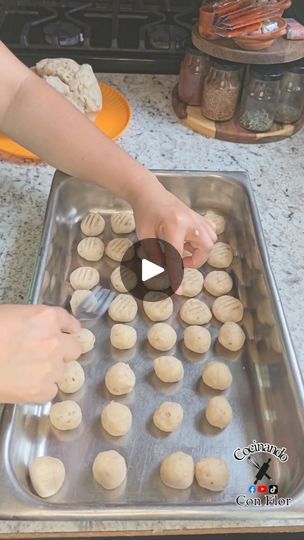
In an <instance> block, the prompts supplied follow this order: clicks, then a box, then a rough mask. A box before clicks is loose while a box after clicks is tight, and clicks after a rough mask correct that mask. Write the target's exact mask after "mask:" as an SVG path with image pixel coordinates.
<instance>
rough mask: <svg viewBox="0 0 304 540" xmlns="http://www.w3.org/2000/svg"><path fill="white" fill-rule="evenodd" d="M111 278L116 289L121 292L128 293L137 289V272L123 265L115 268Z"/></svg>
mask: <svg viewBox="0 0 304 540" xmlns="http://www.w3.org/2000/svg"><path fill="white" fill-rule="evenodd" d="M110 279H111V283H112V285H113V287H114V289H116V291H118V292H120V293H128V292H130V291H132V290H133V289H135V287H136V285H137V277H136V274H135V272H133V270H131V269H130V268H127V267H126V266H123V265H120V266H118V267H117V268H115V270H113V272H112V274H111V278H110Z"/></svg>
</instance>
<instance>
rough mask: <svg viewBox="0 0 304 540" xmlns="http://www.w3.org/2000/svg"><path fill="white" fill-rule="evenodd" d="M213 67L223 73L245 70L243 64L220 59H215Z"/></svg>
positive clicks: (212, 61)
mask: <svg viewBox="0 0 304 540" xmlns="http://www.w3.org/2000/svg"><path fill="white" fill-rule="evenodd" d="M211 65H212V66H214V67H216V68H218V69H221V70H223V71H240V70H242V69H243V64H237V63H236V62H228V60H221V59H220V58H213V59H212V60H211Z"/></svg>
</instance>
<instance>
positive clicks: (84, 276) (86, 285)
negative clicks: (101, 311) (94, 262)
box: [70, 266, 99, 290]
mask: <svg viewBox="0 0 304 540" xmlns="http://www.w3.org/2000/svg"><path fill="white" fill-rule="evenodd" d="M98 283H99V272H98V270H96V268H91V267H90V266H79V268H76V270H73V272H72V273H71V275H70V284H71V285H72V287H73V289H75V290H79V289H86V290H87V289H93V287H95V286H96V285H97V284H98Z"/></svg>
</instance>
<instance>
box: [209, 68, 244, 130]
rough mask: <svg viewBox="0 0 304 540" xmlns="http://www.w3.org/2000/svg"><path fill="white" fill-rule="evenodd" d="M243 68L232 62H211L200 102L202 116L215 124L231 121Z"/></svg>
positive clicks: (236, 102) (237, 98) (238, 94)
mask: <svg viewBox="0 0 304 540" xmlns="http://www.w3.org/2000/svg"><path fill="white" fill-rule="evenodd" d="M242 74H243V67H242V65H240V64H235V63H232V62H223V61H221V60H213V61H212V62H211V64H210V70H209V73H208V75H207V77H206V80H205V83H204V87H203V93H202V102H201V111H202V114H203V115H204V116H205V117H206V118H209V119H210V120H214V121H216V122H224V121H227V120H231V118H232V117H233V115H234V113H235V110H236V107H237V104H238V100H239V96H240V91H241V85H242Z"/></svg>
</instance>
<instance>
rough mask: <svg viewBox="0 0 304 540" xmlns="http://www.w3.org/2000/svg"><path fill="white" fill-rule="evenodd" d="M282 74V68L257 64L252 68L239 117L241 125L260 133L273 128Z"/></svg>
mask: <svg viewBox="0 0 304 540" xmlns="http://www.w3.org/2000/svg"><path fill="white" fill-rule="evenodd" d="M282 75H283V73H282V70H281V69H278V68H275V67H272V68H269V67H263V66H257V67H255V68H253V69H251V72H250V74H249V78H248V82H247V84H246V85H245V86H244V89H243V95H242V101H241V107H240V119H239V123H240V126H241V127H243V128H245V129H247V130H249V131H255V132H258V133H262V132H264V131H269V130H270V129H271V127H272V124H273V122H274V118H275V114H276V108H277V106H278V102H279V97H280V80H281V79H282Z"/></svg>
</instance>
